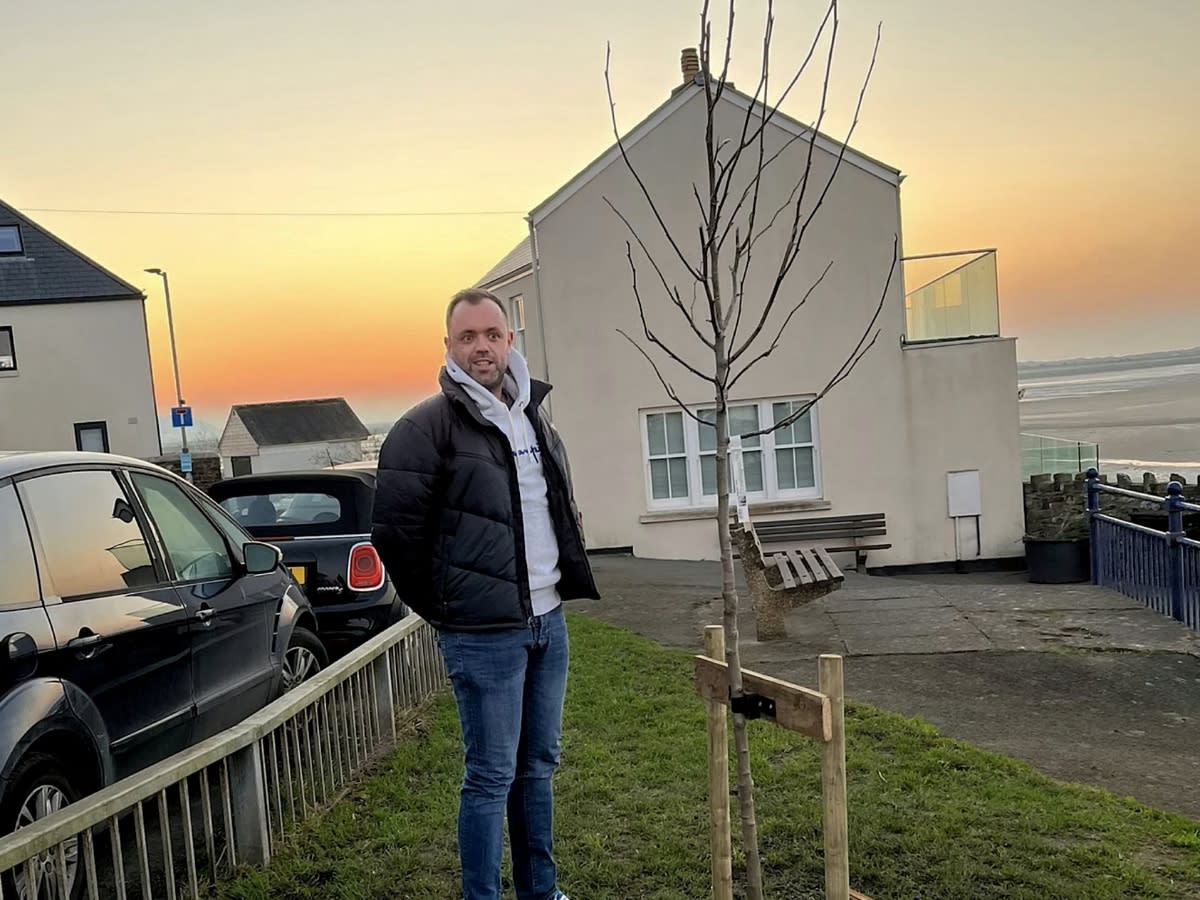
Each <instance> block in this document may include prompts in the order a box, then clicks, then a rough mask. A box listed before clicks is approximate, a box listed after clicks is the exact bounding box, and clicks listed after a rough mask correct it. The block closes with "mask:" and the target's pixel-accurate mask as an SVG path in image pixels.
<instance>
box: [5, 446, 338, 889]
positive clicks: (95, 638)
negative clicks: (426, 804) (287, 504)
mask: <svg viewBox="0 0 1200 900" xmlns="http://www.w3.org/2000/svg"><path fill="white" fill-rule="evenodd" d="M0 560H2V561H3V563H2V565H0V835H3V834H5V833H8V832H9V831H12V830H14V829H15V828H19V827H22V826H24V825H28V824H30V823H31V822H33V821H35V820H36V819H38V818H41V817H42V816H43V815H45V814H47V813H48V812H52V811H54V810H55V809H58V808H59V807H61V806H63V805H65V804H67V803H70V802H73V801H75V800H77V799H78V798H80V797H82V796H84V795H85V794H88V793H90V792H92V791H95V790H98V789H99V788H101V787H103V786H105V785H107V784H109V783H110V782H112V781H114V780H116V779H118V778H121V777H124V776H125V775H128V774H130V773H132V772H134V771H137V770H138V769H140V768H142V767H144V766H147V765H149V764H151V763H154V762H157V761H159V760H161V759H163V758H165V757H167V756H170V755H171V754H173V753H175V752H177V751H179V750H181V749H183V748H185V747H187V746H189V745H191V744H193V743H196V742H197V741H200V740H202V739H204V738H207V737H209V736H211V735H213V734H215V733H217V732H219V731H221V730H223V729H225V728H228V727H230V726H231V725H234V724H236V723H237V722H239V721H241V720H242V719H243V718H245V717H246V716H247V715H249V714H251V713H253V712H255V711H257V710H258V709H260V708H261V707H263V706H265V705H266V704H267V703H268V702H270V701H271V700H273V699H275V698H276V697H277V696H279V694H280V693H281V692H282V691H283V690H285V689H286V688H287V687H289V686H291V685H292V684H294V683H295V682H297V681H299V680H303V678H305V677H307V676H309V675H311V674H312V673H313V672H315V671H317V670H319V669H320V668H321V667H322V666H323V665H324V664H325V660H326V654H325V651H324V649H323V648H322V645H321V643H320V641H319V640H318V639H317V637H316V635H315V633H314V632H315V629H316V620H315V618H314V616H313V613H312V609H311V605H310V604H309V603H308V601H307V600H306V599H305V597H304V595H303V594H302V592H301V591H300V590H299V588H298V586H297V585H296V583H295V582H294V581H293V579H292V578H291V576H290V574H289V573H288V571H287V570H286V569H285V568H284V567H283V566H282V564H281V556H280V553H279V551H278V549H277V548H275V547H272V546H270V545H268V544H263V543H260V542H257V541H255V540H254V539H253V538H252V537H251V536H250V535H248V534H246V532H244V531H243V530H242V529H241V528H239V527H238V525H237V524H236V523H235V522H234V521H233V520H232V519H231V518H230V517H229V516H227V515H226V514H225V513H224V512H223V511H222V510H221V508H220V507H219V506H218V505H217V504H216V503H214V502H212V500H211V499H209V498H208V497H206V496H205V495H204V494H203V493H201V492H200V491H198V490H196V489H195V488H194V487H193V486H192V485H191V484H189V483H188V482H186V481H184V480H182V479H180V478H178V477H176V476H175V475H173V474H171V473H170V472H168V471H166V470H165V469H162V468H159V467H158V466H154V465H150V464H148V463H144V462H141V461H138V460H134V459H125V458H123V457H117V456H111V455H108V454H99V453H16V454H7V455H0ZM77 874H78V873H77V872H76V871H75V870H74V868H73V869H72V872H71V878H72V882H76V881H78V882H82V877H81V876H80V877H79V878H76V875H77ZM16 877H17V880H18V881H19V880H20V878H21V877H22V876H21V875H20V874H18V875H17V876H16ZM67 887H68V888H69V889H68V890H65V891H62V892H61V893H62V895H63V896H73V895H74V892H76V890H77V889H78V884H72V885H68V886H67ZM9 891H11V894H10V893H9ZM22 892H23V891H22V887H21V885H19V884H17V885H15V886H14V885H13V884H6V885H0V894H3V895H4V896H10V895H11V896H21V895H22Z"/></svg>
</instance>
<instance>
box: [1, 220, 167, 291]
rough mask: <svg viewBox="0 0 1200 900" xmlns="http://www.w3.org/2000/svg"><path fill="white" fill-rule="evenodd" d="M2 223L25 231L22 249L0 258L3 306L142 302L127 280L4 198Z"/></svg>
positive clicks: (22, 234) (22, 231)
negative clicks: (54, 233) (100, 301)
mask: <svg viewBox="0 0 1200 900" xmlns="http://www.w3.org/2000/svg"><path fill="white" fill-rule="evenodd" d="M0 225H16V226H18V227H19V228H20V230H21V243H22V245H23V247H24V253H22V254H21V255H19V256H0V306H3V305H5V304H12V305H15V304H26V303H60V302H71V301H83V300H144V299H145V294H144V293H143V292H142V291H141V290H140V289H139V288H136V287H134V286H133V285H132V284H130V283H129V282H128V281H125V280H124V279H123V278H120V277H119V276H117V275H114V274H113V273H112V272H110V271H108V269H106V268H104V267H103V266H101V265H100V264H99V263H97V262H95V261H94V260H92V259H90V258H88V257H87V256H85V255H84V254H82V253H80V252H79V251H78V250H76V249H75V248H74V247H72V246H70V245H69V244H67V243H66V242H65V241H62V240H60V239H59V238H57V237H55V236H54V235H53V234H51V233H50V232H49V231H47V230H46V229H45V228H43V227H42V226H40V225H38V224H37V223H36V222H34V221H33V220H32V219H30V218H29V217H28V216H26V215H25V214H24V213H21V212H18V211H17V210H16V209H14V208H13V207H11V206H9V205H8V204H7V203H5V202H4V201H3V200H0Z"/></svg>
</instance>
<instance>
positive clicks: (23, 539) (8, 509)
mask: <svg viewBox="0 0 1200 900" xmlns="http://www.w3.org/2000/svg"><path fill="white" fill-rule="evenodd" d="M0 559H2V560H4V573H3V575H2V576H0V609H5V608H13V607H18V606H34V605H36V604H37V603H38V602H39V601H40V600H41V591H40V590H39V589H38V578H37V568H36V567H35V565H34V562H33V547H32V546H31V545H30V543H29V530H28V529H27V528H26V527H25V516H24V514H23V513H22V512H21V507H20V506H19V505H17V491H16V489H15V488H14V487H13V486H12V485H11V484H10V485H8V486H6V487H0Z"/></svg>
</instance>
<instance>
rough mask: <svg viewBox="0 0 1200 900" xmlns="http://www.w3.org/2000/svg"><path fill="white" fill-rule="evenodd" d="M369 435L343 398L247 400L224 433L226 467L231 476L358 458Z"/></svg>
mask: <svg viewBox="0 0 1200 900" xmlns="http://www.w3.org/2000/svg"><path fill="white" fill-rule="evenodd" d="M368 436H369V432H368V431H367V428H366V426H365V425H363V423H362V421H361V420H360V419H359V418H358V416H357V415H356V414H355V412H354V410H353V409H351V408H350V404H349V403H347V402H346V401H345V400H344V399H343V398H341V397H336V398H327V399H320V400H288V401H283V402H279V403H249V404H242V405H238V406H234V407H233V409H231V410H230V411H229V419H228V420H227V421H226V423H225V430H224V431H223V432H222V433H221V440H220V443H219V444H218V450H219V453H220V455H221V472H222V474H223V475H225V476H226V477H229V476H232V475H249V474H251V473H254V474H261V473H263V472H287V471H295V470H299V469H322V468H327V467H329V466H333V465H339V464H341V463H350V462H358V461H360V460H361V459H362V458H363V441H364V440H366V438H367V437H368Z"/></svg>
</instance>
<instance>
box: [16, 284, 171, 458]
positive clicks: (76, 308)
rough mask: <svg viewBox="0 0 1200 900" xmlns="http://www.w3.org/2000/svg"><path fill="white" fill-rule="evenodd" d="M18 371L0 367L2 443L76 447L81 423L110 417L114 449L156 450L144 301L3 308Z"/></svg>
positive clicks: (145, 453) (150, 453)
mask: <svg viewBox="0 0 1200 900" xmlns="http://www.w3.org/2000/svg"><path fill="white" fill-rule="evenodd" d="M0 325H10V326H12V329H13V343H14V345H15V349H16V357H17V366H18V369H17V372H16V373H15V374H10V373H7V372H0V448H3V449H6V450H74V449H75V429H74V424H75V423H76V422H93V421H96V422H100V421H102V422H105V423H106V424H107V426H108V441H109V449H110V451H111V452H113V453H119V454H122V455H126V456H134V457H138V458H149V457H154V456H157V455H158V454H159V449H160V448H159V438H158V422H157V419H156V413H155V408H154V391H153V385H152V381H151V375H150V351H149V345H148V339H147V336H146V319H145V309H144V307H143V305H142V301H141V300H112V301H90V302H82V303H44V304H36V305H28V306H0Z"/></svg>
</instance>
